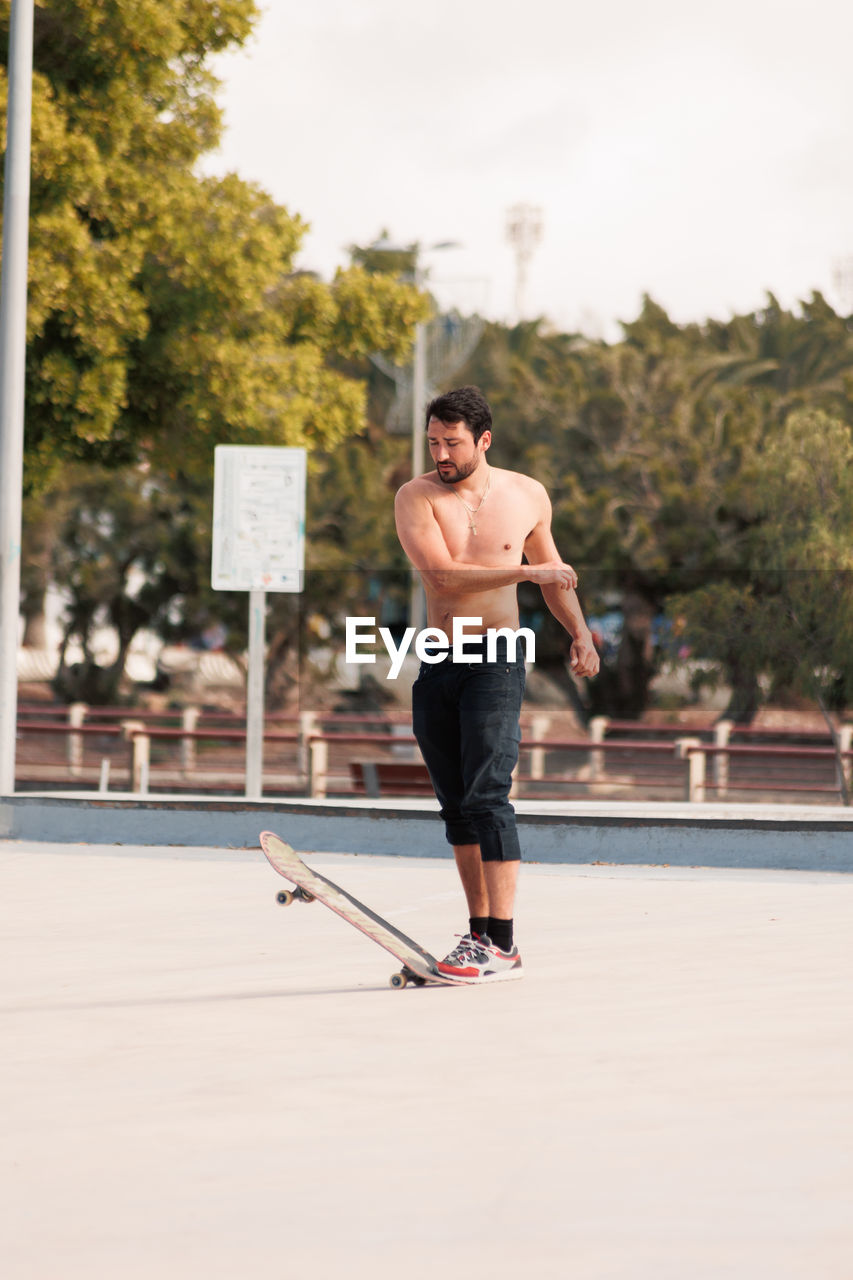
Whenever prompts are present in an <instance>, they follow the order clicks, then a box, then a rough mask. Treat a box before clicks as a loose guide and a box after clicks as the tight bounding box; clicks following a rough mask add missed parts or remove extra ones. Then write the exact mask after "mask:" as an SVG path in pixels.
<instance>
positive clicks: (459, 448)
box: [427, 418, 492, 484]
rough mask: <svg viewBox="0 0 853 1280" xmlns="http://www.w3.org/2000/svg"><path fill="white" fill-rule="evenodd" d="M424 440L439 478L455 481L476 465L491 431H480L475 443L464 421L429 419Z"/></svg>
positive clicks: (465, 475)
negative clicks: (480, 433) (427, 444)
mask: <svg viewBox="0 0 853 1280" xmlns="http://www.w3.org/2000/svg"><path fill="white" fill-rule="evenodd" d="M427 441H428V443H429V451H430V455H431V457H432V460H433V462H434V463H435V469H436V471H437V472H438V477H439V479H440V480H441V481H442V482H443V483H444V484H459V482H460V480H465V479H467V477H468V476H470V475H472V474H473V473H474V472H475V471H476V470H477V468H478V467H479V465H480V463H481V462H482V460H483V457H484V455H485V452H486V450H487V449H488V447H489V445H490V444H491V442H492V433H491V431H484V432H483V434H482V435H481V436H480V439H479V440H478V441H477V443H476V444H475V443H474V437H473V436H472V434H471V430H470V428H469V427H468V425H467V424H466V423H465V422H449V423H448V422H440V421H439V419H438V418H430V420H429V423H428V424H427Z"/></svg>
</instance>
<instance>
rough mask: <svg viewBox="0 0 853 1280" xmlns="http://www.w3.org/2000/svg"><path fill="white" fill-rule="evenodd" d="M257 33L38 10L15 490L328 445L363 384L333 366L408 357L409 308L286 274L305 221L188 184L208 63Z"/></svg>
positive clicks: (156, 9)
mask: <svg viewBox="0 0 853 1280" xmlns="http://www.w3.org/2000/svg"><path fill="white" fill-rule="evenodd" d="M8 12H9V6H8V3H6V4H5V5H3V6H2V7H0V30H2V32H3V36H4V39H5V36H6V33H7V30H8ZM256 16H257V6H256V5H255V3H254V0H217V2H215V3H211V2H210V0H140V2H139V3H136V4H132V5H131V4H128V3H125V2H123V0H76V2H75V0H52V2H49V3H44V4H42V5H40V6H39V7H38V8H37V11H36V30H35V42H34V67H35V71H34V79H33V151H32V173H33V179H32V200H31V228H30V245H31V250H30V288H29V315H28V368H27V433H26V476H27V484H28V486H29V487H30V488H35V489H38V488H45V487H48V486H49V485H50V483H51V481H52V479H53V478H54V477H55V475H56V474H57V472H58V470H59V468H61V467H62V466H63V465H64V464H65V463H67V462H73V461H78V462H87V463H92V464H94V465H106V466H125V465H137V464H139V463H142V462H145V461H148V462H150V463H152V464H153V465H155V466H161V465H168V464H170V463H172V462H173V461H174V459H175V458H176V457H180V458H181V460H182V465H184V466H185V467H189V468H192V469H193V470H197V469H198V470H203V471H205V472H206V473H208V474H209V473H210V470H211V467H212V457H213V446H214V445H215V444H217V443H220V442H222V441H225V440H234V439H241V440H243V441H245V442H247V443H252V442H257V443H261V442H262V443H265V444H279V443H287V444H306V445H308V446H309V447H318V446H320V447H329V446H332V445H334V444H336V443H338V442H339V441H340V440H342V439H344V438H345V437H346V436H347V435H350V434H352V433H353V432H355V431H358V430H360V429H361V428H362V427H363V425H364V419H365V391H364V381H363V378H361V377H358V376H353V375H352V374H351V373H349V372H347V371H346V370H344V369H343V368H342V366H341V360H342V359H352V358H356V357H359V358H360V357H363V356H364V355H365V353H366V352H368V351H370V350H384V351H387V352H388V354H389V355H392V356H394V357H400V356H401V355H405V353H406V351H407V349H408V347H409V345H410V343H411V336H412V331H413V327H414V325H415V323H416V321H417V320H418V319H419V318H420V316H421V315H422V314H423V313H424V311H425V306H426V302H425V300H423V299H421V298H420V296H419V295H418V294H417V292H416V291H415V290H414V288H413V287H411V286H410V285H406V284H403V283H400V282H398V281H396V280H392V279H374V278H372V277H370V276H369V275H368V274H367V273H366V272H364V271H361V270H353V271H350V272H341V273H340V274H339V275H338V277H337V278H336V279H335V280H334V281H333V282H332V283H331V284H324V283H322V282H321V281H319V280H311V281H308V280H307V279H306V277H304V276H300V275H295V274H294V269H293V264H294V258H295V255H296V252H297V250H298V248H299V246H300V242H301V239H302V236H303V235H304V232H305V229H306V224H305V223H304V222H303V221H302V219H301V218H299V217H298V215H296V214H293V213H291V212H289V211H288V210H286V209H284V208H282V207H281V206H277V205H276V204H275V203H274V202H273V201H272V200H271V199H270V198H269V196H267V195H266V194H265V193H264V192H263V191H260V190H259V189H258V188H256V187H253V186H252V185H250V184H247V183H245V182H242V181H241V180H240V179H239V178H237V177H235V176H234V175H230V176H227V177H225V178H223V179H213V178H203V177H199V176H197V174H196V173H195V171H194V166H195V164H196V162H197V160H198V159H199V157H200V156H202V155H203V154H204V153H205V152H206V151H208V150H210V148H211V147H213V146H214V145H215V144H216V142H217V139H218V136H219V130H220V112H219V108H218V107H217V105H216V101H215V93H216V90H217V87H218V85H217V81H216V79H215V77H214V76H213V75H212V73H211V71H210V68H209V61H210V57H211V55H212V54H215V53H218V52H220V51H221V50H223V49H225V48H228V47H229V46H232V45H234V44H238V43H240V42H241V41H243V40H244V39H245V38H246V36H247V35H248V33H249V31H250V29H251V25H252V22H253V21H254V19H255V18H256ZM0 93H2V95H3V97H4V98H5V94H6V80H5V74H2V75H0Z"/></svg>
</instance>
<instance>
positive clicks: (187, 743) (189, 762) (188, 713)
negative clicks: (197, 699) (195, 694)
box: [181, 707, 201, 777]
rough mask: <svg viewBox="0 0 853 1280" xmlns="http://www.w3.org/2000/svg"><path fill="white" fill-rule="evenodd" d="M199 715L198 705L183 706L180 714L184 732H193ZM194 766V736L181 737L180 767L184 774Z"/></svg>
mask: <svg viewBox="0 0 853 1280" xmlns="http://www.w3.org/2000/svg"><path fill="white" fill-rule="evenodd" d="M200 715H201V712H200V711H199V709H198V707H184V710H183V713H182V715H181V727H182V728H183V731H184V733H187V734H189V733H195V731H196V729H197V728H198V718H199V716H200ZM195 766H196V742H195V738H181V769H182V771H183V774H184V776H185V777H186V775H187V774H188V773H192V771H193V769H194V768H195Z"/></svg>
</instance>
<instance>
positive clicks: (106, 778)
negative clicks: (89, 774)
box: [98, 756, 110, 793]
mask: <svg viewBox="0 0 853 1280" xmlns="http://www.w3.org/2000/svg"><path fill="white" fill-rule="evenodd" d="M109 789H110V761H109V757H108V756H104V758H103V759H102V760H101V773H100V777H99V779H98V791H99V792H101V793H103V792H105V791H109Z"/></svg>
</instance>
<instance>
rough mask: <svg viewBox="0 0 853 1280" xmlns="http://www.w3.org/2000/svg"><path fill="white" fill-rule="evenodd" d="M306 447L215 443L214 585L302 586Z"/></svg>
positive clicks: (255, 588)
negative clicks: (293, 447)
mask: <svg viewBox="0 0 853 1280" xmlns="http://www.w3.org/2000/svg"><path fill="white" fill-rule="evenodd" d="M305 474H306V454H305V450H304V449H292V448H284V447H275V446H270V447H267V446H263V445H230V444H221V445H217V447H216V450H215V453H214V475H213V564H212V574H211V578H212V585H213V589H214V590H215V591H301V590H302V575H303V571H304V568H305Z"/></svg>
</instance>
